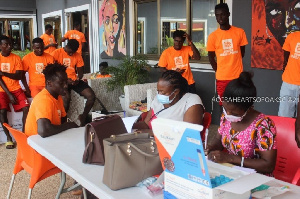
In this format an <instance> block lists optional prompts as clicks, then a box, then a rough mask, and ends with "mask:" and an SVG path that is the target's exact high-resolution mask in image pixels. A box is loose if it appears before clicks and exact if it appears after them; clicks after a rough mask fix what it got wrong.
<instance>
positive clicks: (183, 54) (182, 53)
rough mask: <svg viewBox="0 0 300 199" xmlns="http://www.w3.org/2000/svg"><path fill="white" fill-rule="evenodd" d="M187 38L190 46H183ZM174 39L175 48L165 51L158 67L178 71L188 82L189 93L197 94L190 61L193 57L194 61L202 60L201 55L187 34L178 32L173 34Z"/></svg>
mask: <svg viewBox="0 0 300 199" xmlns="http://www.w3.org/2000/svg"><path fill="white" fill-rule="evenodd" d="M185 38H187V40H188V44H189V46H183V43H184V41H185ZM173 39H174V46H172V47H169V48H167V49H166V50H164V52H163V53H162V54H161V56H160V58H159V62H158V66H159V67H163V68H165V70H176V71H178V72H179V73H181V75H182V77H184V78H185V79H186V80H187V81H188V84H189V92H190V93H196V86H195V81H194V78H193V74H192V71H191V67H190V63H189V59H190V57H192V59H196V60H200V58H201V56H200V53H199V51H198V50H197V48H196V46H195V45H194V44H193V42H192V40H191V38H190V36H189V35H188V34H187V33H186V32H184V31H182V30H176V31H175V32H174V33H173Z"/></svg>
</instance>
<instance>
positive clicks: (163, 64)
mask: <svg viewBox="0 0 300 199" xmlns="http://www.w3.org/2000/svg"><path fill="white" fill-rule="evenodd" d="M166 56H167V53H166V50H164V52H163V53H162V54H161V56H160V58H159V61H158V66H159V67H167V66H168V60H167V57H166Z"/></svg>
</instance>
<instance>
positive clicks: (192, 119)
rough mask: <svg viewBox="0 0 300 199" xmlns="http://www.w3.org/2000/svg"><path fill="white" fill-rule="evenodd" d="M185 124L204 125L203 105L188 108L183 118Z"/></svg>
mask: <svg viewBox="0 0 300 199" xmlns="http://www.w3.org/2000/svg"><path fill="white" fill-rule="evenodd" d="M183 121H184V122H189V123H193V124H201V125H202V123H203V106H202V105H201V104H195V105H193V106H191V107H190V108H188V110H187V111H186V112H185V114H184V116H183Z"/></svg>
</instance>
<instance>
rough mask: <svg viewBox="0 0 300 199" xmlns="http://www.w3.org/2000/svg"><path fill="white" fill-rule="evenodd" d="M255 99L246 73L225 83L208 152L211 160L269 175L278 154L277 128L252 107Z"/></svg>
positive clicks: (253, 88) (249, 77)
mask: <svg viewBox="0 0 300 199" xmlns="http://www.w3.org/2000/svg"><path fill="white" fill-rule="evenodd" d="M257 99H258V98H256V88H255V86H254V84H253V82H252V80H251V74H250V73H248V72H242V73H241V75H240V77H239V78H238V79H235V80H232V81H231V82H230V83H229V84H228V85H227V87H226V89H225V92H224V96H223V99H222V101H223V114H222V116H221V120H220V128H219V130H218V134H217V135H216V136H215V138H214V140H213V142H212V143H211V145H209V146H208V147H207V153H208V158H209V159H210V160H212V161H214V162H218V163H225V162H227V163H231V164H234V165H238V166H243V167H248V168H252V169H255V170H256V171H257V172H259V173H263V174H266V175H272V172H273V170H274V168H275V164H276V155H277V150H276V141H275V136H276V128H275V125H274V122H273V121H272V120H271V119H270V118H268V117H266V116H265V115H264V114H263V113H260V112H258V111H256V110H255V109H254V108H253V103H254V101H255V100H257ZM224 149H226V150H224Z"/></svg>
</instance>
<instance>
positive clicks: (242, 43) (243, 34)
mask: <svg viewBox="0 0 300 199" xmlns="http://www.w3.org/2000/svg"><path fill="white" fill-rule="evenodd" d="M247 44H248V40H247V37H246V33H245V31H244V30H242V39H241V43H240V46H246V45H247Z"/></svg>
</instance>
